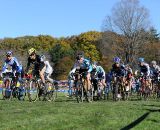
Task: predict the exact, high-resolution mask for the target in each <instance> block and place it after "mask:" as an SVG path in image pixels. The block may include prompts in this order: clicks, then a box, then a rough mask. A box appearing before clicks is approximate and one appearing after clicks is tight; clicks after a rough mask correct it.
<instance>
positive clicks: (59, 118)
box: [0, 95, 160, 130]
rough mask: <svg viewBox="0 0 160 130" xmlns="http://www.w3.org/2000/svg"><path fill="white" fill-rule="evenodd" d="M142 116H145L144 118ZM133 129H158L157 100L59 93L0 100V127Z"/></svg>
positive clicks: (15, 129)
mask: <svg viewBox="0 0 160 130" xmlns="http://www.w3.org/2000/svg"><path fill="white" fill-rule="evenodd" d="M144 116H145V117H144ZM143 117H144V120H142V121H138V123H137V124H134V125H133V128H132V129H133V130H159V129H160V102H159V101H119V102H112V101H101V102H93V103H87V102H84V103H79V104H78V103H76V101H75V100H73V99H70V100H69V99H68V98H66V97H65V96H63V95H61V96H60V97H58V99H57V100H56V102H44V101H37V102H34V103H30V102H28V101H4V100H0V129H2V130H23V129H24V130H63V129H64V130H120V129H121V128H124V127H125V126H127V125H129V124H131V123H133V122H134V121H136V120H137V119H138V118H143Z"/></svg>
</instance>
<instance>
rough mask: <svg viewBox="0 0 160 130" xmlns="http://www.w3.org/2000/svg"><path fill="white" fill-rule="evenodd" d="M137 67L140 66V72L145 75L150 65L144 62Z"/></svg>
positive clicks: (147, 73) (147, 74)
mask: <svg viewBox="0 0 160 130" xmlns="http://www.w3.org/2000/svg"><path fill="white" fill-rule="evenodd" d="M139 67H140V73H141V74H144V75H146V76H149V75H150V67H149V65H148V64H147V63H144V64H143V65H142V66H139Z"/></svg>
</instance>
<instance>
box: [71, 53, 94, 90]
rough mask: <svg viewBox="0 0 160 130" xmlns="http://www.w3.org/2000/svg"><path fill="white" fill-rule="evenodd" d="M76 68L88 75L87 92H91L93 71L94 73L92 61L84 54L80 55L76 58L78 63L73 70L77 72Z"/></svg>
mask: <svg viewBox="0 0 160 130" xmlns="http://www.w3.org/2000/svg"><path fill="white" fill-rule="evenodd" d="M75 68H80V71H84V72H85V74H86V80H87V88H85V90H86V91H87V92H88V91H89V90H91V80H90V79H91V71H92V65H91V63H90V61H89V60H88V59H86V58H84V56H83V54H78V55H77V56H76V61H75V64H74V67H73V69H72V70H76V69H75Z"/></svg>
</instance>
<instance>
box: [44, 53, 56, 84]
mask: <svg viewBox="0 0 160 130" xmlns="http://www.w3.org/2000/svg"><path fill="white" fill-rule="evenodd" d="M41 59H42V61H44V63H45V65H46V70H45V77H46V79H48V80H49V81H50V82H51V83H54V80H53V79H52V78H50V76H51V74H52V72H53V68H52V66H51V65H50V63H49V61H48V60H46V57H45V55H42V56H41Z"/></svg>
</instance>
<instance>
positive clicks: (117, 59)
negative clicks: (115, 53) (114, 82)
mask: <svg viewBox="0 0 160 130" xmlns="http://www.w3.org/2000/svg"><path fill="white" fill-rule="evenodd" d="M113 61H114V62H115V63H120V61H121V59H120V58H119V57H114V58H113Z"/></svg>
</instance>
